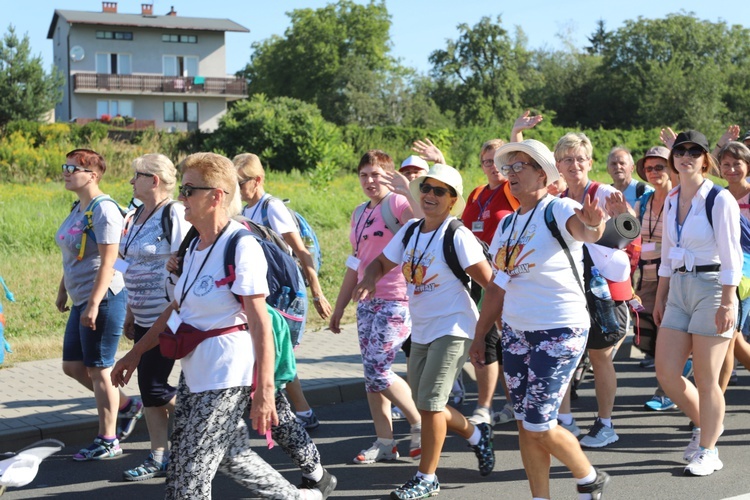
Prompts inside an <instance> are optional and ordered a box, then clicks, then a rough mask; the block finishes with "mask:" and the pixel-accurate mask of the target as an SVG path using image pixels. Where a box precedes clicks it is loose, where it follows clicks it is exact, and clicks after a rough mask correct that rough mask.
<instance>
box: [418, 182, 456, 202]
mask: <svg viewBox="0 0 750 500" xmlns="http://www.w3.org/2000/svg"><path fill="white" fill-rule="evenodd" d="M419 191H420V192H421V193H424V194H428V193H429V192H430V191H432V192H433V193H435V196H437V197H438V198H441V197H443V196H445V195H446V194H448V193H450V194H451V196H456V195H455V194H453V191H452V190H451V189H450V188H444V187H439V186H433V185H432V184H425V183H424V182H422V183H420V184H419Z"/></svg>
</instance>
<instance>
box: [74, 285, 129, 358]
mask: <svg viewBox="0 0 750 500" xmlns="http://www.w3.org/2000/svg"><path fill="white" fill-rule="evenodd" d="M127 299H128V296H127V292H126V291H125V289H124V288H123V289H122V290H120V293H118V294H113V293H112V292H111V291H110V290H107V295H106V296H105V297H104V299H102V302H101V304H99V314H97V316H96V330H92V329H91V328H88V327H85V326H83V325H81V314H83V311H84V310H86V305H87V304H86V303H85V302H84V303H83V304H81V305H78V306H73V307H71V308H70V316H69V317H68V324H67V325H66V326H65V337H64V338H63V361H83V365H84V366H87V367H92V368H108V367H110V366H112V365H114V364H115V353H116V352H117V345H118V344H119V343H120V336H121V335H122V325H123V323H124V322H125V306H126V305H127Z"/></svg>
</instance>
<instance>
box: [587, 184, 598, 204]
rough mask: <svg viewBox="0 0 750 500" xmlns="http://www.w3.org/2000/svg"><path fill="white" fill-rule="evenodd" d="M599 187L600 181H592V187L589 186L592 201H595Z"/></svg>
mask: <svg viewBox="0 0 750 500" xmlns="http://www.w3.org/2000/svg"><path fill="white" fill-rule="evenodd" d="M598 189H599V183H598V182H596V181H591V187H590V188H589V192H588V193H586V194H588V195H589V196H591V201H592V202H593V201H594V196H596V191H597V190H598Z"/></svg>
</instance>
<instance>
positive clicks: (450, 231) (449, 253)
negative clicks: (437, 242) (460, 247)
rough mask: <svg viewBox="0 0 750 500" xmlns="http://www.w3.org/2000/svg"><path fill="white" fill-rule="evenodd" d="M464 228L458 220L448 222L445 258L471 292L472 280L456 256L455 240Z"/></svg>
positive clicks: (444, 250)
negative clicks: (459, 231) (458, 231)
mask: <svg viewBox="0 0 750 500" xmlns="http://www.w3.org/2000/svg"><path fill="white" fill-rule="evenodd" d="M461 226H463V223H462V222H461V221H460V220H458V219H451V220H450V222H448V227H447V228H446V230H445V238H444V239H443V257H444V258H445V263H446V264H448V267H449V268H450V270H451V271H452V272H453V274H454V275H455V276H456V278H458V279H459V280H460V281H461V283H463V285H464V286H465V287H466V288H467V289H469V290H470V288H469V285H470V283H471V278H470V277H469V275H468V274H466V271H464V269H463V268H462V267H461V263H460V262H459V261H458V255H457V254H456V244H455V243H454V242H453V238H454V237H455V236H456V231H457V230H458V228H459V227H461Z"/></svg>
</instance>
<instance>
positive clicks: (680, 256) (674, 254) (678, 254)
mask: <svg viewBox="0 0 750 500" xmlns="http://www.w3.org/2000/svg"><path fill="white" fill-rule="evenodd" d="M669 258H670V259H672V260H680V261H681V260H684V259H685V249H684V248H680V247H672V248H670V249H669Z"/></svg>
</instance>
